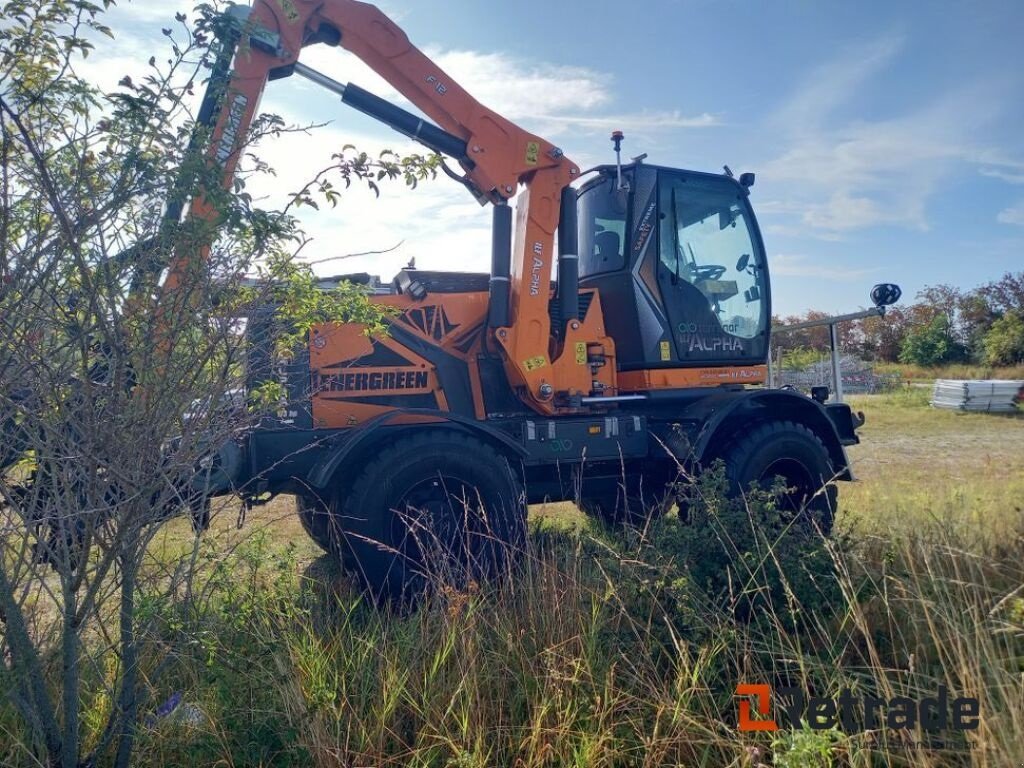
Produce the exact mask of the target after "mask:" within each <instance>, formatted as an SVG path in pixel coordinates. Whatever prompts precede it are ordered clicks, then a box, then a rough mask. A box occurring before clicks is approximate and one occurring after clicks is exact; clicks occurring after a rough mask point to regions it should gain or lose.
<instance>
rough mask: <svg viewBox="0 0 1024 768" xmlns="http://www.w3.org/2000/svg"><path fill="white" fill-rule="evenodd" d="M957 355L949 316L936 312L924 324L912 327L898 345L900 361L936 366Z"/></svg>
mask: <svg viewBox="0 0 1024 768" xmlns="http://www.w3.org/2000/svg"><path fill="white" fill-rule="evenodd" d="M957 355H958V347H957V344H956V342H955V341H954V340H953V339H952V337H951V334H950V324H949V318H947V317H946V316H945V315H944V314H937V315H935V317H933V318H932V319H931V321H930V322H928V323H927V324H926V325H923V326H919V327H917V328H914V329H912V330H911V331H910V333H908V334H907V336H906V338H905V339H904V340H903V344H902V345H901V347H900V357H899V359H900V362H901V363H910V364H912V365H923V366H929V367H930V366H936V365H942V364H943V363H948V362H950V361H952V360H954V359H955V358H956V356H957Z"/></svg>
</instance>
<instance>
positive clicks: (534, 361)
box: [523, 355, 548, 371]
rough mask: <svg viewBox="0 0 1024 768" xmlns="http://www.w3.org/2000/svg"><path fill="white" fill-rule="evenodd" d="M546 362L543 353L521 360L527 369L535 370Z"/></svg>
mask: <svg viewBox="0 0 1024 768" xmlns="http://www.w3.org/2000/svg"><path fill="white" fill-rule="evenodd" d="M547 364H548V359H547V358H546V357H544V355H537V357H531V358H530V359H529V360H523V367H524V368H525V369H526V370H528V371H536V370H537V369H538V368H543V367H544V366H545V365H547Z"/></svg>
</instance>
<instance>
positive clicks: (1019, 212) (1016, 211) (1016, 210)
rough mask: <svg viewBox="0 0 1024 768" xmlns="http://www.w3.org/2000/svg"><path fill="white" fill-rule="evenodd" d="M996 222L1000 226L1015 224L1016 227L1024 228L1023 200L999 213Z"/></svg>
mask: <svg viewBox="0 0 1024 768" xmlns="http://www.w3.org/2000/svg"><path fill="white" fill-rule="evenodd" d="M996 220H997V221H999V222H1000V223H1001V224H1016V225H1017V226H1018V227H1024V200H1021V201H1020V202H1019V203H1017V204H1016V205H1013V206H1011V207H1009V208H1005V209H1003V210H1002V211H1000V212H999V215H998V216H996Z"/></svg>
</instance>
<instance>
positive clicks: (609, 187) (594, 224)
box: [578, 179, 626, 276]
mask: <svg viewBox="0 0 1024 768" xmlns="http://www.w3.org/2000/svg"><path fill="white" fill-rule="evenodd" d="M613 184H614V182H613V181H612V180H611V179H608V180H605V181H604V182H602V183H600V184H596V185H594V186H593V187H590V188H588V189H587V190H585V191H584V192H583V194H582V195H580V198H579V203H578V212H579V248H580V274H581V275H583V276H587V275H594V274H598V273H601V272H614V271H616V270H619V269H622V268H623V267H624V266H625V263H626V260H625V243H626V200H625V195H621V194H619V193H616V192H615V191H614V188H613Z"/></svg>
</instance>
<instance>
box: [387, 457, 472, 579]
mask: <svg viewBox="0 0 1024 768" xmlns="http://www.w3.org/2000/svg"><path fill="white" fill-rule="evenodd" d="M480 511H481V505H480V499H479V494H478V493H477V491H476V489H475V488H474V487H473V486H472V485H470V484H469V483H467V482H466V481H464V480H461V479H459V478H457V477H453V476H449V475H438V476H437V477H432V478H429V479H427V480H423V481H421V482H419V483H416V484H415V485H414V486H413V487H412V488H410V489H409V490H408V491H406V493H405V494H404V495H403V497H402V499H401V501H400V502H399V504H398V506H397V508H396V510H395V512H396V514H395V515H394V516H393V518H392V521H391V537H392V543H393V545H394V547H395V549H396V550H398V552H400V553H401V554H402V555H403V556H404V557H405V558H406V559H407V560H409V561H411V562H412V563H415V564H422V563H423V561H424V553H425V552H431V551H436V550H440V551H441V552H444V553H449V554H455V555H458V556H460V559H461V558H463V557H465V555H466V554H467V547H466V543H467V539H468V538H469V535H470V534H472V533H473V532H474V529H475V528H476V527H478V526H477V525H476V524H477V522H478V521H479V520H480V518H481V515H480ZM463 523H465V527H464V526H463Z"/></svg>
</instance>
